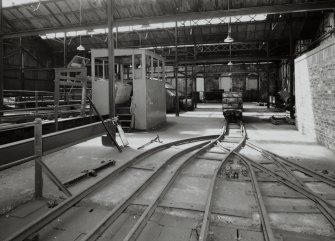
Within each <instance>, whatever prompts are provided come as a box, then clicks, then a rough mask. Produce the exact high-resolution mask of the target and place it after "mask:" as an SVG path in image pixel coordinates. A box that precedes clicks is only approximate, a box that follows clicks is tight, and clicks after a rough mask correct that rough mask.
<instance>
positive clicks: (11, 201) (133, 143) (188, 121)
mask: <svg viewBox="0 0 335 241" xmlns="http://www.w3.org/2000/svg"><path fill="white" fill-rule="evenodd" d="M222 125H223V122H222V112H220V106H219V105H209V104H207V105H199V108H198V109H197V110H196V111H194V112H185V113H181V114H180V117H179V118H176V117H175V116H174V115H168V116H167V123H166V124H165V125H163V126H161V127H159V128H157V129H153V130H150V131H139V132H133V133H127V138H128V140H129V143H130V144H129V146H128V147H126V148H125V149H124V151H123V152H122V153H119V152H118V151H117V150H116V149H115V148H113V147H105V146H103V145H102V144H101V138H100V137H98V138H94V139H91V140H89V141H86V142H83V143H81V144H78V145H75V146H72V147H69V148H66V149H64V150H62V151H59V152H56V153H53V154H51V155H48V156H45V157H44V158H43V161H44V162H45V163H46V164H47V165H48V167H49V168H50V169H51V170H52V171H53V172H54V173H55V175H56V176H57V177H58V178H59V179H60V180H61V181H62V182H65V181H67V180H69V179H71V178H72V177H73V176H76V175H79V174H80V173H81V172H82V171H84V170H88V169H91V168H94V167H96V166H98V165H100V164H101V162H102V161H106V160H115V161H116V166H115V167H110V168H108V169H107V170H105V171H102V172H100V173H99V174H98V176H97V177H95V178H89V179H88V180H87V181H84V182H81V183H79V184H77V185H75V186H73V187H70V188H69V190H70V191H71V192H72V193H77V192H78V191H80V190H82V189H84V188H85V187H87V186H89V185H91V184H92V183H94V182H96V181H97V180H99V179H100V178H102V177H104V176H106V175H108V174H109V173H110V172H111V171H113V170H114V169H115V168H116V167H117V166H118V165H120V164H122V163H124V162H127V161H129V160H130V159H131V158H132V157H134V156H136V155H137V154H139V153H140V152H142V151H145V150H147V149H150V148H152V147H154V146H157V145H159V143H153V144H151V145H149V146H147V147H146V148H144V149H142V150H137V148H138V147H140V146H141V145H143V144H144V143H147V142H149V141H150V140H151V139H153V138H155V137H156V136H157V135H159V137H160V140H161V141H163V143H167V142H170V141H175V140H178V139H184V138H189V137H194V136H202V135H215V134H218V133H219V132H220V131H221V129H222ZM118 141H119V143H121V142H120V140H119V139H118ZM33 188H34V163H33V162H29V163H26V164H24V165H20V166H17V167H14V168H11V169H8V170H5V171H3V172H1V173H0V193H6V195H0V215H1V214H4V213H6V212H8V211H9V210H12V209H13V208H14V207H16V206H18V205H19V204H21V203H25V202H27V201H28V200H30V199H31V198H32V196H33ZM43 192H44V196H45V197H47V198H52V199H55V198H56V199H59V198H64V195H63V193H61V192H60V191H59V190H58V188H57V187H55V186H54V185H53V184H52V183H51V182H50V181H49V180H48V178H46V177H45V178H44V190H43Z"/></svg>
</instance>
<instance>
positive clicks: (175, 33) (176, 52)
mask: <svg viewBox="0 0 335 241" xmlns="http://www.w3.org/2000/svg"><path fill="white" fill-rule="evenodd" d="M174 43H175V48H176V51H175V60H174V61H175V63H174V76H175V79H176V106H175V111H176V116H179V93H178V68H179V67H178V24H177V22H176V26H175V29H174Z"/></svg>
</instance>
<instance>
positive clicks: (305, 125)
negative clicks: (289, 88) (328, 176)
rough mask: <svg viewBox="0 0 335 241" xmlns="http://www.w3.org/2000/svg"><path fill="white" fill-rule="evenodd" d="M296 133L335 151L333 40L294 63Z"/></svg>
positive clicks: (334, 43)
mask: <svg viewBox="0 0 335 241" xmlns="http://www.w3.org/2000/svg"><path fill="white" fill-rule="evenodd" d="M295 81H296V88H295V94H296V112H297V123H298V125H297V126H298V130H299V131H300V132H301V133H303V134H305V135H308V136H310V137H312V138H314V139H316V140H317V141H318V142H319V143H321V144H323V145H325V146H327V147H328V148H329V149H332V150H335V41H331V42H328V41H327V42H325V43H323V44H322V45H321V46H319V47H317V48H316V49H313V50H312V51H310V52H308V53H307V54H305V55H303V56H301V57H299V58H297V59H296V60H295Z"/></svg>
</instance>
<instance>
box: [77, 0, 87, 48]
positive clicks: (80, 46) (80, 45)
mask: <svg viewBox="0 0 335 241" xmlns="http://www.w3.org/2000/svg"><path fill="white" fill-rule="evenodd" d="M81 1H82V0H79V25H80V26H81ZM77 50H78V51H84V50H85V47H84V46H83V45H82V44H81V35H80V36H79V46H78V47H77Z"/></svg>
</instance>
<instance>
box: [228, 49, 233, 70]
mask: <svg viewBox="0 0 335 241" xmlns="http://www.w3.org/2000/svg"><path fill="white" fill-rule="evenodd" d="M227 65H228V66H232V65H233V62H231V43H230V44H229V63H228V64H227Z"/></svg>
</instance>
